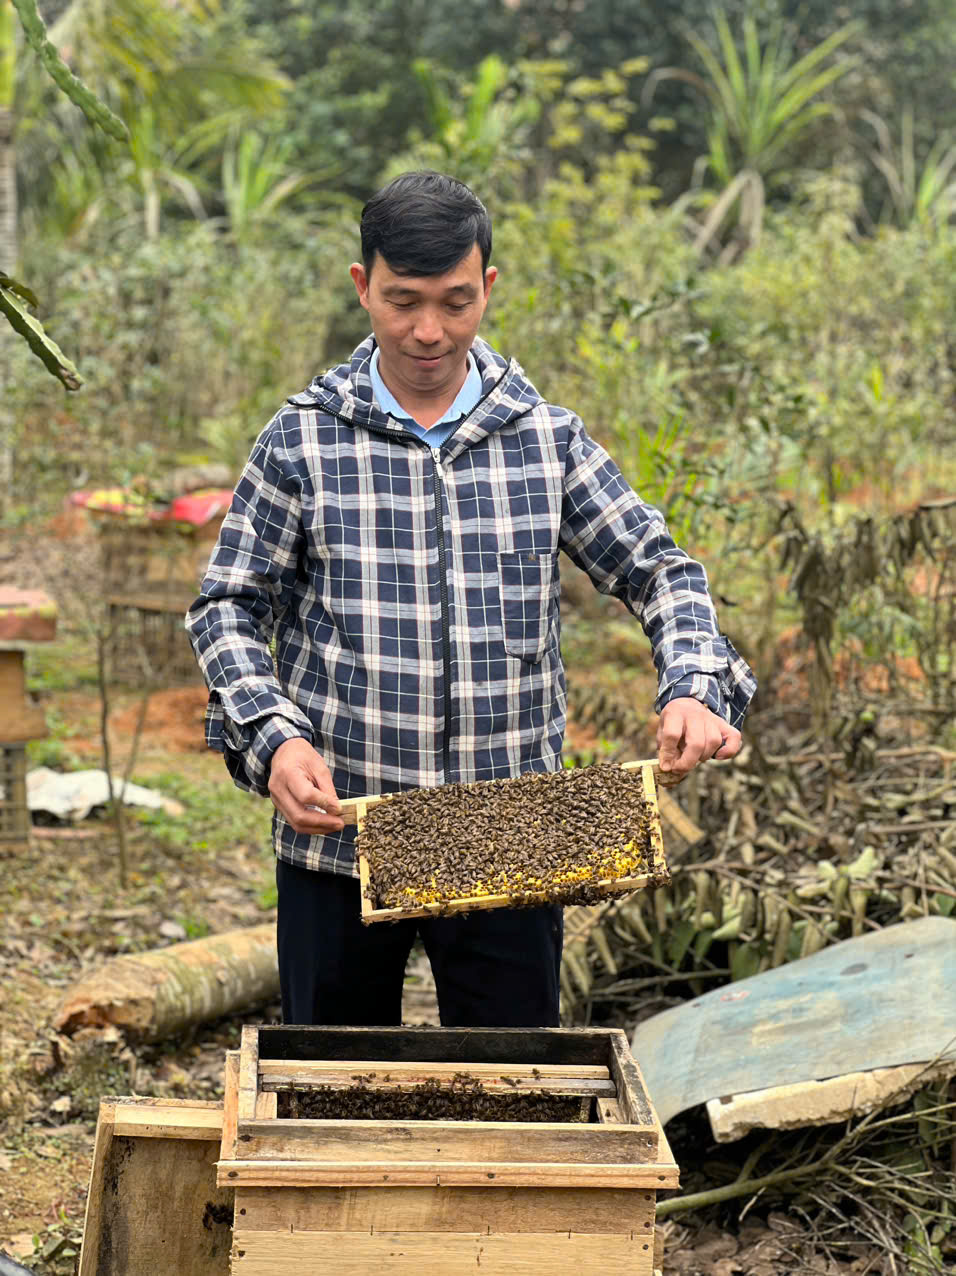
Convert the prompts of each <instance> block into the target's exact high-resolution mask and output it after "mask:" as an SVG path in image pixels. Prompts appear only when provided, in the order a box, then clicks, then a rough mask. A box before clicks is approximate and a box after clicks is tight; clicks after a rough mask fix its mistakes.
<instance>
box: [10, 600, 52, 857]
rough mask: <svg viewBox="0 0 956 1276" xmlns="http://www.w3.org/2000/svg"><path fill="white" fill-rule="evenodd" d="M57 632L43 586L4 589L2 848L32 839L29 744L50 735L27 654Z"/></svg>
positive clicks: (27, 843) (14, 846)
mask: <svg viewBox="0 0 956 1276" xmlns="http://www.w3.org/2000/svg"><path fill="white" fill-rule="evenodd" d="M55 635H56V604H55V603H54V601H53V599H52V598H49V597H48V596H47V595H46V594H43V593H40V592H39V591H38V590H23V589H10V588H3V589H0V847H2V846H6V847H8V848H12V849H16V848H18V847H26V846H28V845H29V842H30V828H31V822H30V811H29V808H28V806H27V788H26V776H27V753H26V749H27V743H28V742H29V741H30V740H40V739H42V738H43V737H44V736H45V735H46V734H47V727H46V715H45V714H44V712H43V710H42V709H41V708H39V707H38V706H37V705H35V704H33V703H32V701H31V699H30V696H29V693H28V692H27V678H26V656H27V653H28V651H29V650H30V648H31V647H33V646H35V645H37V644H38V643H46V642H51V641H52V640H53V638H54V637H55Z"/></svg>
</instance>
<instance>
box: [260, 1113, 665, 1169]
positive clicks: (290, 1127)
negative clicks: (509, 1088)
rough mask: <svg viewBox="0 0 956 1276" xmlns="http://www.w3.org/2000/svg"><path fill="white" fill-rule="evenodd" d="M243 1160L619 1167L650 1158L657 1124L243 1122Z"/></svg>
mask: <svg viewBox="0 0 956 1276" xmlns="http://www.w3.org/2000/svg"><path fill="white" fill-rule="evenodd" d="M238 1128H239V1136H238V1142H237V1154H238V1156H240V1157H241V1158H242V1159H243V1160H244V1161H252V1160H256V1159H259V1158H261V1159H263V1160H268V1161H311V1162H317V1161H335V1162H339V1163H343V1162H349V1161H350V1162H351V1163H352V1164H354V1165H357V1166H358V1165H362V1164H364V1163H366V1162H375V1163H382V1162H387V1161H398V1162H408V1161H423V1162H428V1163H441V1162H443V1161H471V1162H473V1163H474V1164H475V1165H476V1166H481V1165H484V1164H485V1162H488V1161H507V1162H521V1161H535V1162H549V1161H554V1162H557V1163H558V1164H580V1165H585V1166H587V1165H607V1164H611V1165H619V1164H623V1163H625V1162H634V1163H640V1162H650V1161H655V1160H656V1159H657V1140H658V1134H657V1127H656V1125H653V1124H652V1125H650V1126H648V1127H641V1126H633V1125H616V1126H612V1125H577V1124H557V1123H554V1124H552V1123H550V1122H547V1123H546V1122H540V1123H535V1122H523V1121H522V1122H519V1121H404V1122H403V1121H325V1120H320V1121H313V1120H280V1121H248V1122H246V1121H243V1120H242V1119H241V1118H240V1120H239V1125H238Z"/></svg>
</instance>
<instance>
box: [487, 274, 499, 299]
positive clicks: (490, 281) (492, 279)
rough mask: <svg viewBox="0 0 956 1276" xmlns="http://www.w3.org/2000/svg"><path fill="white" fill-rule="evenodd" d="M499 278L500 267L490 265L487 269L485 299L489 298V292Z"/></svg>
mask: <svg viewBox="0 0 956 1276" xmlns="http://www.w3.org/2000/svg"><path fill="white" fill-rule="evenodd" d="M497 278H498V267H497V266H489V267H488V269H487V270H486V271H485V301H487V300H488V294H489V293H490V292H491V285H492V284H493V283H494V282H495V280H496V279H497Z"/></svg>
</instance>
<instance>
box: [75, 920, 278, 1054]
mask: <svg viewBox="0 0 956 1276" xmlns="http://www.w3.org/2000/svg"><path fill="white" fill-rule="evenodd" d="M278 995H279V969H278V964H277V960H276V932H275V926H274V925H272V924H271V923H269V924H267V925H264V926H252V927H248V928H246V929H244V930H230V931H226V932H225V933H224V934H222V935H209V936H207V937H206V938H205V939H195V940H192V941H190V942H188V943H185V944H172V945H170V947H169V948H159V949H154V950H153V951H151V952H147V953H137V954H135V955H130V956H126V957H116V958H114V959H113V960H112V961H109V962H107V963H106V965H105V966H100V967H99V968H98V969H97V970H93V971H91V972H90V973H89V974H88V975H86V976H84V977H83V978H82V979H80V980H78V981H77V982H76V983H75V984H74V985H73V986H72V988H70V989H68V990H67V993H66V996H65V997H64V999H63V1001H62V1002H61V1003H60V1006H59V1008H58V1009H57V1011H56V1014H55V1015H54V1018H53V1025H54V1027H55V1028H57V1029H58V1031H60V1032H64V1033H66V1034H67V1035H70V1034H72V1033H74V1032H76V1031H77V1030H78V1029H79V1028H83V1027H97V1028H103V1027H106V1026H107V1025H108V1024H113V1025H115V1026H116V1027H117V1028H119V1029H120V1030H121V1031H122V1032H123V1033H124V1034H125V1036H126V1037H127V1038H129V1039H135V1040H138V1041H161V1040H163V1039H164V1038H166V1037H171V1036H173V1035H174V1034H175V1033H177V1032H182V1031H183V1029H184V1028H189V1027H191V1026H193V1025H194V1024H198V1023H205V1022H207V1021H208V1020H210V1019H218V1018H220V1016H222V1015H228V1014H233V1013H235V1012H236V1011H240V1010H248V1009H250V1008H252V1007H254V1006H261V1005H264V1004H265V1003H266V1002H268V1001H271V1000H274V999H276V998H277V997H278Z"/></svg>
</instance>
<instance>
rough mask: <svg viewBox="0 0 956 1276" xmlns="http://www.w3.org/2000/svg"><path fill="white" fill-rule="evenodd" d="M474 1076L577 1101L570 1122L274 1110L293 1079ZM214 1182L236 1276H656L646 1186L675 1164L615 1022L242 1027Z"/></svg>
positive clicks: (300, 1083)
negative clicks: (229, 1215) (300, 1274)
mask: <svg viewBox="0 0 956 1276" xmlns="http://www.w3.org/2000/svg"><path fill="white" fill-rule="evenodd" d="M462 1074H465V1075H467V1076H469V1077H473V1078H477V1079H479V1080H480V1081H481V1083H482V1086H483V1087H484V1088H485V1090H486V1091H488V1092H494V1091H507V1092H514V1091H516V1090H525V1091H531V1092H534V1093H538V1092H544V1093H545V1094H549V1095H550V1094H555V1093H562V1094H567V1095H576V1096H578V1097H579V1099H580V1102H581V1104H582V1105H584V1106H585V1107H586V1108H587V1109H588V1116H589V1120H588V1121H587V1122H586V1123H580V1122H574V1123H572V1122H560V1123H559V1122H550V1121H548V1122H513V1121H473V1120H464V1121H448V1120H431V1119H414V1118H411V1117H410V1118H409V1119H407V1120H406V1119H403V1120H388V1121H382V1120H365V1119H341V1120H337V1119H333V1120H305V1119H297V1120H293V1119H278V1118H277V1117H276V1115H275V1113H276V1111H277V1099H278V1094H279V1092H281V1091H283V1090H285V1091H288V1090H289V1088H290V1087H292V1086H294V1087H295V1089H296V1091H298V1092H302V1091H307V1090H308V1089H309V1088H310V1087H313V1088H315V1087H320V1086H323V1087H333V1088H338V1089H342V1090H348V1089H350V1088H351V1089H353V1092H354V1087H355V1086H356V1085H357V1084H359V1081H358V1079H361V1084H362V1085H363V1086H365V1087H367V1088H368V1089H369V1090H370V1091H374V1090H375V1089H376V1088H381V1089H387V1088H391V1089H393V1090H394V1089H397V1088H398V1087H406V1088H407V1087H409V1086H412V1085H416V1084H421V1083H423V1082H430V1083H432V1084H434V1083H435V1082H436V1081H438V1082H444V1083H447V1082H449V1081H451V1079H452V1078H453V1077H455V1076H456V1075H457V1076H458V1077H460V1076H461V1075H462ZM218 1183H219V1185H220V1186H221V1187H234V1188H235V1191H236V1195H235V1222H234V1237H233V1250H232V1267H231V1270H232V1272H233V1273H236V1274H240V1276H279V1273H283V1274H284V1273H286V1272H289V1271H325V1270H328V1271H334V1272H335V1273H336V1276H359V1274H360V1273H361V1276H366V1274H367V1273H368V1272H371V1271H375V1270H377V1269H378V1268H379V1267H381V1268H384V1269H385V1270H386V1271H388V1272H389V1273H399V1272H401V1273H408V1276H412V1273H414V1276H455V1274H456V1273H464V1272H468V1273H471V1272H473V1271H474V1270H475V1268H476V1267H477V1266H480V1267H481V1269H482V1273H483V1276H484V1273H486V1272H487V1273H490V1274H494V1276H498V1274H502V1276H505V1274H511V1273H514V1274H517V1273H530V1272H538V1271H549V1270H554V1271H561V1272H564V1271H571V1270H574V1271H575V1272H576V1273H581V1274H582V1276H586V1274H590V1273H594V1274H597V1273H600V1274H601V1276H605V1274H606V1273H607V1272H608V1271H610V1270H613V1269H615V1268H617V1269H619V1270H621V1271H626V1272H628V1273H631V1274H632V1276H652V1273H653V1272H654V1270H655V1262H654V1231H655V1227H654V1220H655V1209H656V1199H657V1193H658V1192H659V1191H661V1190H662V1189H665V1188H673V1187H676V1186H677V1184H678V1170H677V1166H676V1164H675V1162H674V1159H673V1156H672V1155H671V1152H670V1149H669V1147H668V1145H667V1141H666V1139H665V1137H664V1132H663V1130H662V1128H661V1125H660V1122H659V1121H658V1120H657V1117H656V1115H655V1113H654V1110H653V1107H652V1106H651V1102H650V1099H649V1098H648V1095H647V1093H646V1091H645V1088H644V1084H643V1080H642V1078H641V1075H640V1071H639V1070H638V1068H637V1066H636V1064H635V1062H634V1060H633V1058H632V1057H631V1054H630V1051H629V1049H628V1045H627V1039H626V1037H625V1036H624V1034H623V1033H622V1032H618V1031H605V1030H597V1029H594V1030H592V1029H559V1028H554V1029H515V1028H511V1029H509V1028H502V1029H496V1028H487V1029H485V1028H482V1029H479V1028H472V1029H464V1028H462V1029H452V1028H305V1027H288V1028H281V1027H247V1028H245V1029H244V1030H243V1038H242V1049H241V1051H240V1052H230V1054H229V1055H228V1056H227V1067H226V1095H225V1107H224V1117H223V1137H222V1147H221V1152H220V1160H219V1165H218Z"/></svg>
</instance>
